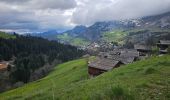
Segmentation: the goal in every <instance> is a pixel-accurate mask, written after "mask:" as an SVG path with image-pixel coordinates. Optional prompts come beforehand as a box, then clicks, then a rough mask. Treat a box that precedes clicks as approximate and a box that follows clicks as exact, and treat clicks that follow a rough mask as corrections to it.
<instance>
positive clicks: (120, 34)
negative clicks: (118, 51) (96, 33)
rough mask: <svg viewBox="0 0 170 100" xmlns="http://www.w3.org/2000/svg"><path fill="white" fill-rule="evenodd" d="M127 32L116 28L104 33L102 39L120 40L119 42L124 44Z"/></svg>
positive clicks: (108, 40)
mask: <svg viewBox="0 0 170 100" xmlns="http://www.w3.org/2000/svg"><path fill="white" fill-rule="evenodd" d="M127 34H128V33H127V32H125V31H123V30H115V31H111V32H105V33H103V34H102V39H103V40H105V41H107V42H118V43H119V44H123V41H124V37H125V36H127Z"/></svg>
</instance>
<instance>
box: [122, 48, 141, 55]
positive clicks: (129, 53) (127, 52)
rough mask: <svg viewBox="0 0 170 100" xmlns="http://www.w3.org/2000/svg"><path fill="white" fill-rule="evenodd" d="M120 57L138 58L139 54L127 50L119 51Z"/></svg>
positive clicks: (135, 51)
mask: <svg viewBox="0 0 170 100" xmlns="http://www.w3.org/2000/svg"><path fill="white" fill-rule="evenodd" d="M120 56H123V57H138V56H139V52H138V51H137V50H133V49H127V50H124V51H121V54H120Z"/></svg>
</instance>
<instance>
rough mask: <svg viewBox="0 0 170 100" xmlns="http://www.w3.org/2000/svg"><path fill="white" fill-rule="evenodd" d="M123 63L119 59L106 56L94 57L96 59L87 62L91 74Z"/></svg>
mask: <svg viewBox="0 0 170 100" xmlns="http://www.w3.org/2000/svg"><path fill="white" fill-rule="evenodd" d="M121 64H123V63H122V62H121V61H116V60H111V59H107V58H96V60H94V61H92V62H89V64H88V73H89V75H91V76H97V75H100V74H102V73H104V72H107V71H109V70H112V69H113V68H117V67H119V66H120V65H121Z"/></svg>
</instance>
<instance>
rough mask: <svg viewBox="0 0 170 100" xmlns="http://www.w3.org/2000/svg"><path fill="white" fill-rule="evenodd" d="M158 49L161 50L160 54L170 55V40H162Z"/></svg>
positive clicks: (158, 44)
mask: <svg viewBox="0 0 170 100" xmlns="http://www.w3.org/2000/svg"><path fill="white" fill-rule="evenodd" d="M157 47H158V48H159V52H160V54H166V53H168V47H170V40H160V41H159V42H158V43H157Z"/></svg>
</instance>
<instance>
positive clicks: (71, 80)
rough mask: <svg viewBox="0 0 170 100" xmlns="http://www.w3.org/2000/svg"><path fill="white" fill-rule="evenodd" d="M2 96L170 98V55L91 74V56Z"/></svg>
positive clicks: (31, 99) (40, 99) (32, 99)
mask: <svg viewBox="0 0 170 100" xmlns="http://www.w3.org/2000/svg"><path fill="white" fill-rule="evenodd" d="M0 97H1V98H0V99H1V100H20V99H21V100H170V56H168V55H167V56H162V57H152V58H148V59H147V60H143V61H137V62H135V63H132V64H129V65H125V66H121V67H120V68H117V69H114V70H112V71H110V72H107V73H104V74H102V75H100V76H98V77H95V78H89V76H88V73H87V59H79V60H74V61H70V62H67V63H64V64H61V65H58V66H56V67H55V69H54V70H53V72H51V73H50V74H49V75H48V76H47V77H45V78H43V79H41V80H38V81H35V82H32V83H29V84H27V85H25V86H23V87H20V88H17V89H14V90H11V91H8V92H5V93H1V94H0Z"/></svg>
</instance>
